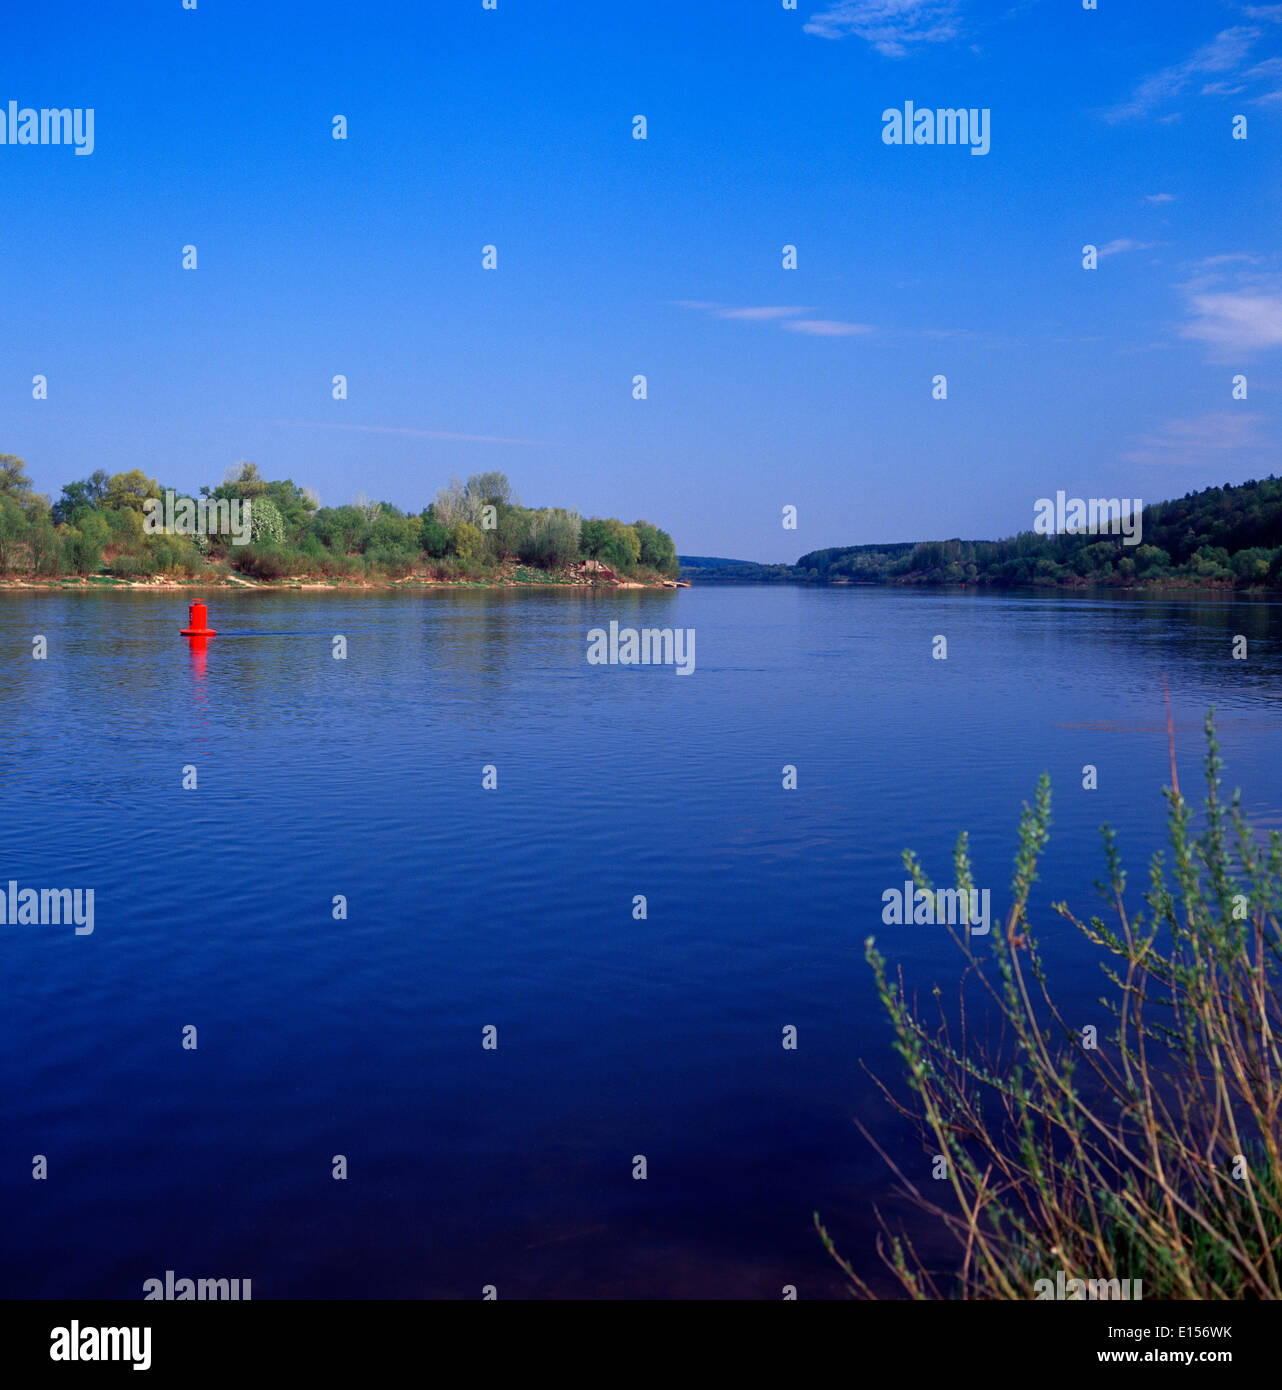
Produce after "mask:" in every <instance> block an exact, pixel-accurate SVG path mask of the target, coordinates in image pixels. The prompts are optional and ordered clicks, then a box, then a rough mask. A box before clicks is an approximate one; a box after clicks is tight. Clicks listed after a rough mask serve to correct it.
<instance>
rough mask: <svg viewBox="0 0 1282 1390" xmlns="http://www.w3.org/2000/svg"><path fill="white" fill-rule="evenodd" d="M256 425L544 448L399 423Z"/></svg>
mask: <svg viewBox="0 0 1282 1390" xmlns="http://www.w3.org/2000/svg"><path fill="white" fill-rule="evenodd" d="M251 423H253V424H257V425H276V426H279V427H281V428H284V429H309V430H355V431H357V432H358V433H360V434H405V435H411V436H413V437H414V438H417V439H454V440H458V441H459V442H461V443H463V444H530V445H535V446H537V447H539V448H546V447H548V446H547V443H546V441H545V440H542V439H507V438H504V437H503V436H502V435H496V434H453V433H451V432H450V431H448V430H420V429H407V428H403V427H401V426H399V425H346V424H339V423H338V421H336V420H255V421H252V422H251Z"/></svg>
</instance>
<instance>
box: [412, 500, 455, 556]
mask: <svg viewBox="0 0 1282 1390" xmlns="http://www.w3.org/2000/svg"><path fill="white" fill-rule="evenodd" d="M422 523H423V524H422V526H421V527H420V528H419V533H418V543H419V547H420V549H421V550H422V551H423V553H424V554H425V555H430V556H431V557H432V558H433V559H434V560H439V559H441V558H442V557H443V556H445V555H448V554H449V551H450V531H449V527H448V526H442V525H441V523H440V522H439V521H437V519H436V512H435V510H434V509H433V508H432V507H431V506H430V505H429V506H426V507H424V508H423V515H422Z"/></svg>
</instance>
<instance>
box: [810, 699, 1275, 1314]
mask: <svg viewBox="0 0 1282 1390" xmlns="http://www.w3.org/2000/svg"><path fill="white" fill-rule="evenodd" d="M1168 729H1169V716H1168ZM1206 735H1207V741H1208V745H1209V752H1208V756H1207V759H1206V781H1207V798H1206V805H1205V810H1204V813H1203V815H1202V817H1201V829H1200V830H1195V826H1194V817H1193V813H1192V811H1191V809H1190V807H1189V805H1188V803H1187V802H1186V801H1185V800H1184V798H1183V796H1182V795H1181V794H1180V790H1179V781H1178V773H1177V769H1176V764H1175V754H1174V740H1173V736H1172V750H1171V772H1172V785H1171V787H1170V788H1169V789H1168V790H1167V792H1166V797H1167V803H1168V825H1169V838H1170V845H1171V854H1170V859H1169V864H1168V862H1167V861H1166V859H1165V858H1164V856H1162V855H1160V854H1159V855H1157V856H1155V857H1154V860H1153V862H1152V864H1151V866H1150V869H1149V876H1148V891H1147V893H1146V894H1145V895H1144V901H1145V904H1146V906H1145V907H1137V906H1136V904H1135V903H1134V902H1133V901H1132V900H1131V899H1132V896H1133V895H1129V894H1128V892H1127V878H1126V874H1125V872H1124V870H1123V868H1122V862H1121V855H1120V852H1119V850H1118V847H1117V844H1116V841H1115V839H1114V837H1113V834H1112V832H1111V831H1110V830H1109V829H1108V827H1107V826H1106V827H1104V830H1103V836H1104V850H1105V858H1106V862H1107V866H1108V873H1107V878H1106V880H1105V881H1103V882H1102V883H1100V884H1097V888H1098V889H1099V891H1100V892H1101V894H1102V896H1103V897H1104V898H1105V900H1106V901H1107V902H1108V903H1109V905H1110V909H1111V915H1110V917H1109V919H1108V920H1105V919H1104V918H1101V917H1099V916H1092V917H1091V918H1090V919H1089V921H1082V920H1080V919H1079V918H1078V917H1077V916H1076V915H1075V914H1074V913H1073V912H1072V911H1071V910H1070V909H1069V908H1068V906H1067V905H1066V904H1063V903H1059V904H1056V905H1055V911H1056V912H1057V913H1058V914H1059V915H1060V917H1061V918H1062V919H1063V920H1065V921H1067V922H1069V923H1071V924H1072V925H1073V926H1074V927H1075V928H1076V929H1077V930H1078V931H1079V932H1080V933H1081V936H1082V939H1083V943H1084V944H1085V945H1086V946H1087V947H1088V948H1093V949H1094V950H1095V951H1096V952H1097V953H1098V956H1099V963H1100V967H1101V970H1102V972H1103V976H1104V979H1105V981H1106V982H1107V985H1108V986H1109V988H1108V990H1107V993H1106V995H1105V996H1104V999H1103V1000H1102V1002H1103V1004H1104V1005H1105V1007H1106V1008H1107V1009H1108V1011H1109V1014H1110V1015H1111V1018H1112V1020H1113V1026H1112V1030H1111V1036H1105V1034H1104V1032H1103V1031H1102V1030H1101V1032H1100V1035H1099V1037H1098V1039H1094V1038H1093V1037H1092V1036H1091V1035H1085V1036H1084V1035H1083V1032H1082V1031H1080V1027H1079V1025H1080V1018H1079V1016H1078V1015H1077V1014H1076V1013H1070V1012H1068V1011H1067V1010H1066V1009H1065V1008H1064V1007H1063V1006H1062V1005H1061V1003H1060V1002H1059V1001H1058V1000H1057V998H1056V996H1055V994H1054V992H1053V991H1052V989H1051V987H1050V981H1049V979H1048V976H1047V973H1046V968H1045V963H1044V960H1043V957H1042V954H1041V951H1040V949H1039V947H1038V941H1037V934H1036V932H1035V930H1034V926H1033V923H1032V921H1031V920H1030V913H1029V909H1028V898H1029V891H1030V888H1031V887H1032V884H1033V882H1034V881H1035V879H1036V877H1037V865H1038V862H1039V859H1040V857H1041V855H1042V852H1043V850H1044V849H1045V847H1046V844H1047V841H1048V836H1049V828H1050V804H1051V795H1050V783H1049V779H1048V778H1046V777H1045V776H1043V777H1042V779H1041V782H1040V783H1039V785H1038V789H1037V795H1036V798H1035V800H1034V803H1033V805H1032V806H1031V807H1029V806H1026V807H1025V808H1024V814H1023V817H1022V819H1021V822H1020V830H1019V849H1018V852H1017V855H1016V861H1015V873H1014V878H1013V882H1012V889H1011V906H1010V910H1009V912H1008V914H1007V916H1006V920H1005V927H1004V929H1003V930H1000V931H999V930H997V929H996V928H995V929H994V931H993V932H992V934H991V936H989V937H986V938H981V939H982V940H984V941H985V942H986V943H987V945H986V948H982V949H981V950H979V951H975V950H972V943H971V941H970V939H969V938H968V937H967V938H965V939H963V938H962V937H960V936H959V935H958V934H957V933H953V936H954V941H955V942H956V945H957V947H958V950H959V952H960V953H961V958H962V960H963V963H964V965H965V967H966V968H965V970H964V971H963V974H962V981H961V984H960V985H959V987H958V1000H957V1007H956V1010H953V1011H950V1010H949V1009H948V1008H946V1007H945V1005H944V1003H943V999H942V995H941V992H940V991H939V989H938V988H936V989H935V991H934V996H935V999H936V1001H937V1005H936V1006H937V1008H938V1017H934V1016H932V1017H930V1018H926V1017H924V1016H923V1015H922V1013H921V1012H919V1008H918V1005H917V1002H916V1000H915V999H914V998H910V995H909V992H908V991H907V989H906V988H905V984H904V981H903V978H902V974H901V975H899V976H898V977H892V976H891V975H890V973H889V972H888V971H887V968H886V963H885V960H884V959H883V957H882V956H881V954H880V953H879V952H878V951H877V949H876V946H875V944H874V942H873V940H872V939H871V938H869V940H868V942H867V945H866V951H867V957H868V960H869V962H870V964H871V966H872V969H873V972H874V977H875V979H876V984H877V989H878V993H879V995H880V997H881V1001H882V1004H883V1005H884V1007H885V1009H886V1011H887V1014H888V1015H889V1018H890V1021H891V1024H892V1027H893V1031H894V1036H895V1044H896V1051H897V1052H898V1054H899V1056H900V1058H901V1059H902V1060H903V1062H904V1064H905V1067H906V1070H907V1088H908V1089H907V1096H906V1097H903V1096H901V1095H900V1094H898V1093H892V1092H891V1091H890V1090H889V1089H887V1090H886V1094H887V1095H888V1097H889V1098H890V1099H891V1100H892V1103H893V1104H894V1105H895V1106H896V1108H897V1110H898V1111H899V1113H900V1114H901V1115H903V1116H904V1117H905V1118H906V1119H907V1120H908V1121H909V1122H910V1123H911V1125H912V1126H913V1128H914V1129H915V1131H916V1132H917V1134H918V1135H919V1137H920V1139H921V1140H922V1142H923V1145H924V1147H925V1150H926V1152H927V1153H928V1154H930V1155H941V1156H943V1157H944V1158H946V1160H947V1183H946V1184H944V1183H941V1184H939V1185H938V1186H939V1187H940V1188H941V1189H942V1190H943V1191H944V1193H945V1195H944V1197H942V1198H935V1199H934V1200H928V1199H927V1198H926V1197H925V1196H924V1195H923V1194H922V1192H920V1191H919V1190H918V1189H917V1188H916V1187H915V1186H914V1185H913V1184H911V1183H909V1182H908V1181H907V1179H905V1178H904V1177H903V1174H902V1173H900V1174H899V1176H900V1178H901V1180H903V1181H904V1183H905V1186H906V1188H907V1190H908V1192H909V1194H910V1196H911V1197H912V1198H913V1199H914V1200H915V1201H916V1202H917V1203H918V1204H919V1205H920V1206H921V1207H922V1209H923V1210H924V1211H925V1212H928V1213H929V1215H930V1220H931V1221H932V1223H937V1224H938V1225H939V1226H940V1227H941V1229H942V1230H943V1231H944V1232H947V1233H948V1234H949V1235H951V1236H952V1237H953V1238H954V1240H955V1242H956V1248H957V1258H956V1261H955V1263H954V1265H953V1267H952V1269H951V1271H950V1272H948V1273H946V1274H940V1273H938V1272H932V1271H929V1270H928V1269H927V1268H926V1266H925V1264H924V1263H923V1261H922V1260H921V1259H919V1258H918V1257H917V1254H916V1251H915V1249H914V1245H913V1241H912V1239H911V1238H910V1237H909V1236H908V1235H907V1234H906V1233H904V1232H903V1231H892V1230H891V1228H890V1226H889V1224H888V1223H887V1222H885V1221H884V1220H883V1221H882V1226H881V1234H880V1236H879V1238H878V1249H879V1251H880V1253H881V1256H882V1258H883V1260H884V1261H885V1262H886V1264H887V1265H888V1266H889V1267H890V1269H891V1270H893V1272H894V1274H895V1275H896V1277H897V1278H898V1280H899V1282H900V1284H901V1285H902V1287H903V1289H904V1290H905V1291H906V1292H907V1294H908V1295H909V1296H911V1297H914V1298H929V1297H947V1296H953V1297H961V1298H981V1299H1027V1298H1031V1297H1032V1296H1033V1286H1034V1283H1035V1281H1036V1280H1038V1279H1043V1278H1054V1277H1055V1275H1056V1272H1057V1271H1058V1270H1060V1269H1063V1270H1064V1271H1065V1272H1066V1274H1067V1276H1068V1277H1072V1278H1093V1279H1114V1278H1116V1279H1128V1278H1129V1279H1140V1280H1142V1281H1143V1290H1144V1293H1143V1296H1144V1297H1145V1298H1146V1299H1154V1298H1175V1299H1237V1298H1259V1299H1275V1298H1279V1297H1282V1122H1280V1118H1279V1110H1280V1107H1282V1050H1280V1047H1279V1039H1280V1038H1282V1009H1280V1008H1279V1003H1280V1001H1279V993H1278V969H1279V965H1280V964H1282V932H1280V931H1279V925H1278V916H1279V905H1280V904H1282V835H1279V833H1278V832H1277V831H1276V830H1271V831H1269V833H1268V835H1267V837H1264V836H1262V835H1260V834H1259V833H1257V832H1256V831H1254V830H1253V829H1252V827H1251V826H1250V824H1249V823H1248V821H1247V819H1246V816H1245V814H1244V813H1243V811H1242V807H1241V801H1240V794H1236V795H1234V797H1233V799H1232V800H1231V802H1229V804H1228V805H1227V806H1226V805H1225V803H1224V801H1223V798H1222V796H1221V791H1220V772H1221V766H1222V765H1221V760H1220V755H1219V748H1218V744H1217V741H1216V737H1215V727H1214V722H1213V718H1212V716H1210V715H1208V717H1207V721H1206ZM904 862H905V864H906V866H907V868H908V870H909V872H910V873H911V875H912V877H913V879H914V881H915V882H916V884H917V886H918V887H919V888H926V889H929V888H930V884H929V881H928V880H927V879H926V876H925V874H924V873H923V871H922V869H921V866H920V865H919V864H918V862H917V860H916V858H915V857H914V856H913V855H912V854H911V853H906V854H905V856H904ZM954 864H955V874H956V882H957V887H958V888H964V889H968V890H969V889H971V888H973V886H974V885H973V881H972V873H971V866H970V861H969V857H968V853H967V844H966V837H965V836H964V835H963V836H962V837H961V839H960V840H959V842H958V845H957V850H956V853H955V860H954ZM990 1039H1000V1041H997V1042H991V1041H989V1040H990ZM1092 1041H1094V1042H1095V1044H1096V1045H1094V1046H1092V1045H1090V1044H1091V1042H1092ZM896 1171H898V1170H896ZM930 1186H932V1187H933V1186H935V1184H930ZM816 1224H818V1216H816ZM819 1231H820V1235H821V1237H822V1238H823V1239H824V1241H825V1244H826V1245H827V1246H828V1248H829V1250H830V1252H831V1253H832V1254H833V1255H834V1257H835V1258H837V1259H838V1262H839V1263H840V1264H841V1265H842V1267H843V1268H844V1269H845V1270H846V1272H847V1274H848V1275H849V1276H850V1278H851V1279H852V1281H853V1283H854V1285H855V1287H856V1289H857V1290H858V1291H859V1292H861V1293H863V1294H866V1295H869V1294H870V1293H871V1291H870V1289H869V1288H868V1286H867V1284H866V1283H865V1282H864V1281H863V1280H862V1279H861V1278H860V1277H859V1276H858V1275H857V1274H856V1273H855V1271H854V1270H853V1269H852V1268H851V1266H850V1264H849V1262H848V1261H846V1260H845V1259H844V1258H843V1257H842V1256H841V1255H839V1254H838V1252H837V1249H836V1245H835V1243H834V1242H833V1240H832V1238H831V1237H830V1236H829V1234H828V1232H827V1231H825V1230H824V1228H823V1227H822V1225H820V1226H819Z"/></svg>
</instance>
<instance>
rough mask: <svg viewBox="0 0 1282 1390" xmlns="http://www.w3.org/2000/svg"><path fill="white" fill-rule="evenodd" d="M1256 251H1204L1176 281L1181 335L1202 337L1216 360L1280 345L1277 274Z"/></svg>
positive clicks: (1280, 281)
mask: <svg viewBox="0 0 1282 1390" xmlns="http://www.w3.org/2000/svg"><path fill="white" fill-rule="evenodd" d="M1265 265H1266V262H1265V261H1264V259H1263V258H1262V257H1260V256H1256V255H1252V254H1251V253H1249V252H1244V251H1234V252H1230V253H1228V254H1226V255H1219V256H1206V257H1204V258H1203V259H1202V260H1200V261H1198V262H1197V263H1196V264H1195V265H1194V267H1193V274H1192V276H1191V277H1190V278H1189V279H1188V280H1186V281H1185V282H1184V283H1183V284H1182V285H1180V286H1179V290H1180V293H1181V294H1182V295H1183V297H1184V303H1185V312H1186V315H1187V318H1186V322H1185V323H1184V325H1183V327H1182V328H1181V329H1180V336H1181V337H1182V338H1191V339H1193V340H1195V341H1197V342H1202V343H1206V344H1207V345H1208V347H1210V348H1211V350H1212V355H1213V356H1214V357H1215V358H1216V360H1218V361H1232V360H1235V359H1238V358H1242V357H1246V356H1250V355H1253V354H1255V353H1257V352H1263V351H1267V350H1268V349H1270V348H1277V347H1282V275H1279V274H1277V273H1276V272H1275V271H1272V270H1269V269H1263V268H1262V267H1264V266H1265Z"/></svg>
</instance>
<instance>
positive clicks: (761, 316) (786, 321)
mask: <svg viewBox="0 0 1282 1390" xmlns="http://www.w3.org/2000/svg"><path fill="white" fill-rule="evenodd" d="M672 302H673V303H674V304H676V305H678V306H679V307H680V308H683V309H699V310H701V311H702V312H704V313H706V314H710V315H711V316H712V317H713V318H716V319H731V320H735V321H738V322H740V323H777V324H779V326H780V327H781V328H787V329H789V330H790V331H791V332H793V333H809V334H811V335H812V336H814V337H817V338H849V337H853V336H854V335H855V334H857V333H873V332H875V331H876V330H875V329H874V327H873V325H872V324H870V323H847V322H845V321H844V320H840V319H803V318H801V317H800V316H801V315H802V314H808V313H810V312H811V310H809V309H807V308H805V307H804V306H802V305H798V304H749V305H744V306H742V307H735V306H734V305H729V304H717V303H716V302H714V301H709V300H706V299H676V300H673V301H672Z"/></svg>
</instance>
